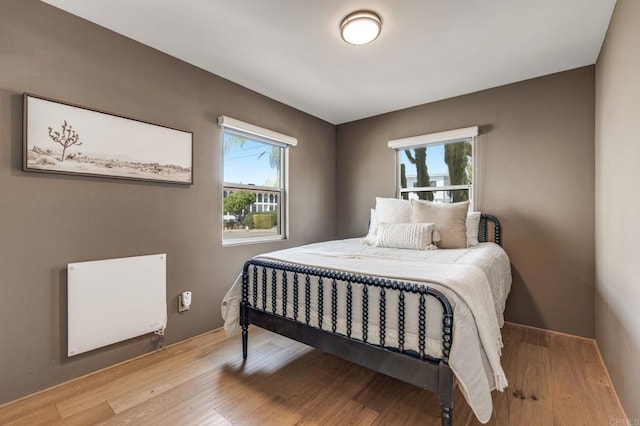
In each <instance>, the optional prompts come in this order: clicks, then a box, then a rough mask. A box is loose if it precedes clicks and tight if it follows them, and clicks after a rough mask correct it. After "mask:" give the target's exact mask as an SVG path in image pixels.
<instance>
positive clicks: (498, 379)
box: [222, 239, 511, 423]
mask: <svg viewBox="0 0 640 426" xmlns="http://www.w3.org/2000/svg"><path fill="white" fill-rule="evenodd" d="M482 251H484V252H485V253H489V254H488V255H487V254H479V253H481V252H482ZM434 252H439V253H440V254H439V255H434V254H431V253H434ZM496 253H499V254H500V257H501V262H502V264H504V258H506V254H504V251H503V250H502V249H501V248H500V247H499V246H496V245H495V244H492V243H486V244H481V245H480V247H476V248H472V249H465V250H436V251H431V252H429V254H426V253H425V252H418V251H411V250H399V249H382V250H381V249H379V248H372V247H366V246H361V245H360V244H359V243H358V240H356V239H351V240H340V241H335V242H327V243H319V244H312V245H309V246H303V247H297V248H293V249H287V250H281V251H278V252H273V253H269V254H266V255H262V256H260V257H262V258H269V259H275V260H280V261H285V262H290V263H297V264H302V265H310V266H316V267H322V268H329V269H335V270H343V271H349V272H354V273H359V274H366V275H377V276H381V277H386V278H392V279H399V280H405V281H411V282H418V283H424V284H427V283H428V285H429V286H430V287H432V288H434V289H437V290H439V291H441V292H442V293H443V294H444V295H445V296H446V297H447V298H448V299H449V301H450V302H451V304H452V306H453V308H454V327H453V336H454V337H453V346H452V348H451V353H450V359H449V365H450V366H451V369H452V370H453V372H454V374H455V375H456V377H457V379H458V382H459V384H460V386H461V390H462V393H463V395H464V396H465V398H466V399H467V401H468V403H469V405H470V406H471V408H472V409H473V411H474V413H475V414H476V417H477V418H478V420H479V421H481V422H482V423H486V422H487V421H488V420H489V418H490V417H491V412H492V401H491V390H492V389H494V388H497V389H498V390H501V391H502V390H503V389H504V388H505V387H506V386H507V379H506V377H505V375H504V371H503V370H502V367H501V365H500V351H501V348H502V339H501V336H500V324H501V322H502V310H503V309H504V299H506V295H505V296H504V298H501V297H497V296H496V294H500V293H501V292H500V291H496V290H495V287H493V288H492V286H491V285H490V284H489V281H488V279H487V273H485V270H484V269H486V267H485V266H486V265H485V264H486V262H485V263H483V262H482V260H483V259H484V260H486V259H487V258H491V257H494V256H497V255H496ZM425 258H428V259H429V261H425ZM443 258H445V259H446V260H445V261H444V263H443V260H442V259H443ZM470 259H471V260H470ZM506 260H507V265H508V258H506ZM474 264H475V265H474ZM502 269H503V270H504V267H503V268H502ZM269 282H270V280H269ZM279 284H280V283H279ZM507 284H508V285H505V286H506V287H507V288H506V290H505V291H502V294H503V293H507V294H508V291H509V288H510V284H511V280H510V276H509V280H508V282H507ZM289 285H290V283H289ZM269 287H270V286H269ZM503 287H504V286H503ZM241 289H242V280H241V279H240V277H239V278H238V279H237V280H236V282H235V284H234V286H233V287H232V288H231V289H230V290H229V292H228V293H227V295H226V296H225V299H224V301H223V307H222V312H223V317H224V318H225V329H226V330H227V332H234V331H237V330H238V317H239V315H238V314H239V303H240V295H241ZM289 294H291V293H289ZM496 298H497V299H498V300H496ZM354 299H355V298H354ZM269 300H270V298H269ZM287 305H288V307H287V309H288V312H289V313H290V314H291V312H292V304H291V300H288V304H287ZM408 305H409V304H408ZM314 306H315V304H314ZM414 306H415V304H414ZM282 307H283V305H282V300H280V299H278V309H279V310H280V311H281V310H282ZM407 309H408V310H407V314H408V315H409V314H410V311H409V309H410V308H409V307H408V308H407ZM414 309H415V307H414ZM267 310H270V309H267ZM374 312H375V311H374ZM498 312H499V314H498ZM313 314H314V318H315V315H316V314H317V312H315V311H314V312H313ZM325 314H327V312H326V310H325ZM329 318H330V317H329ZM357 321H358V318H356V317H354V330H356V329H357V327H356V325H358V324H359V323H358V322H357ZM327 322H328V321H327ZM372 323H373V324H371V325H370V326H369V336H371V337H372V338H370V341H371V343H373V344H375V343H377V342H376V341H375V336H377V335H378V333H376V330H377V324H376V323H375V321H372ZM325 324H326V323H325ZM316 325H317V323H316ZM345 329H346V327H345V324H344V320H339V322H338V331H339V332H342V333H344V330H345ZM408 331H409V333H408V339H407V346H408V347H412V346H413V347H412V349H413V348H415V347H416V345H417V343H416V339H415V335H413V334H411V330H408ZM387 335H388V340H387V344H397V333H396V334H395V335H394V334H393V333H392V332H391V333H390V332H387ZM354 337H356V338H358V336H357V335H354ZM429 340H430V341H428V342H427V351H428V352H429V354H430V355H432V356H436V357H440V356H441V346H440V342H439V341H433V339H429Z"/></svg>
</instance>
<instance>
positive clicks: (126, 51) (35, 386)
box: [0, 0, 336, 403]
mask: <svg viewBox="0 0 640 426" xmlns="http://www.w3.org/2000/svg"><path fill="white" fill-rule="evenodd" d="M23 92H30V93H34V94H39V95H43V96H47V97H51V98H55V99H60V100H63V101H67V102H73V103H77V104H81V105H86V106H89V107H92V108H96V109H102V110H106V111H111V112H115V113H118V114H122V115H125V116H130V117H133V118H137V119H140V120H144V121H148V122H153V123H158V124H163V125H166V126H171V127H176V128H180V129H185V130H190V131H192V132H193V133H194V160H195V164H194V179H195V183H194V185H193V186H186V187H185V186H178V185H167V184H156V183H140V182H132V181H124V180H112V179H102V178H87V177H69V176H58V175H51V174H39V173H25V172H22V171H21V155H22V154H21V145H22V97H21V94H22V93H23ZM222 114H224V115H227V116H230V117H234V118H237V119H240V120H243V121H247V122H250V123H253V124H256V125H260V126H264V127H268V128H270V129H273V130H276V131H279V132H281V133H285V134H288V135H291V136H295V137H297V138H298V140H299V145H298V146H297V147H295V148H293V149H291V153H290V177H291V185H290V199H291V222H290V229H291V239H290V240H289V241H286V242H278V243H271V244H255V245H247V246H238V247H225V248H222V247H221V242H220V241H221V224H220V220H221V217H220V214H221V213H220V212H221V209H222V207H221V188H220V183H221V173H220V170H221V167H220V165H221V149H220V140H219V134H218V133H219V130H218V127H217V125H216V118H217V117H218V116H219V115H222ZM335 175H336V174H335V126H333V125H331V124H329V123H326V122H324V121H321V120H319V119H317V118H314V117H311V116H309V115H307V114H304V113H302V112H300V111H297V110H295V109H293V108H290V107H288V106H286V105H283V104H281V103H278V102H275V101H273V100H271V99H268V98H266V97H264V96H262V95H259V94H257V93H255V92H252V91H250V90H247V89H245V88H243V87H240V86H238V85H236V84H233V83H231V82H229V81H227V80H224V79H222V78H219V77H216V76H214V75H212V74H209V73H207V72H205V71H203V70H200V69H198V68H195V67H193V66H190V65H187V64H185V63H183V62H181V61H179V60H177V59H174V58H172V57H169V56H167V55H165V54H162V53H159V52H157V51H154V50H152V49H150V48H148V47H145V46H143V45H141V44H139V43H136V42H134V41H132V40H130V39H127V38H125V37H122V36H119V35H117V34H115V33H112V32H110V31H108V30H106V29H103V28H101V27H98V26H96V25H94V24H91V23H88V22H86V21H83V20H81V19H79V18H77V17H74V16H72V15H69V14H67V13H64V12H62V11H60V10H58V9H55V8H53V7H50V6H48V5H45V4H43V3H41V2H39V1H37V0H2V2H0V288H1V289H2V297H0V403H1V402H4V401H7V400H10V399H13V398H16V397H19V396H21V395H24V394H26V393H30V392H34V391H37V390H39V389H42V388H44V387H47V386H50V385H53V384H55V383H59V382H61V381H64V380H67V379H70V378H72V377H76V376H78V375H81V374H84V373H86V372H89V371H92V370H96V369H98V368H101V367H104V366H107V365H110V364H113V363H115V362H118V361H122V360H125V359H128V358H131V357H133V356H135V355H138V354H141V353H144V352H147V351H148V350H149V349H150V347H149V345H150V338H149V337H142V338H138V339H134V340H132V341H128V342H126V343H123V344H117V345H113V346H111V347H108V348H105V349H101V350H96V351H94V352H91V353H88V354H84V355H79V356H77V357H74V358H72V359H67V358H66V357H65V354H66V334H65V333H66V332H65V330H66V319H65V318H66V293H65V288H66V277H65V273H64V270H65V268H66V264H67V263H68V262H76V261H84V260H95V259H105V258H112V257H123V256H133V255H141V254H151V253H160V252H166V253H167V254H168V262H167V274H168V275H167V302H168V311H169V318H168V329H167V335H166V342H167V343H172V342H176V341H179V340H184V339H186V338H188V337H191V336H194V335H197V334H200V333H202V332H205V331H207V330H211V329H213V328H216V327H219V326H220V325H222V319H221V316H220V302H221V300H222V297H223V295H224V294H225V292H226V291H227V289H228V288H229V286H230V284H231V283H232V282H233V280H234V278H235V276H236V274H237V273H238V272H239V271H240V269H241V266H242V263H243V262H244V260H246V259H247V258H248V257H250V256H252V255H254V254H257V253H259V252H264V251H271V250H275V249H280V248H284V247H288V246H293V245H300V244H304V243H308V242H315V241H319V240H325V239H330V238H332V237H334V234H335V225H334V218H335ZM310 194H312V196H310ZM187 289H188V290H191V291H193V295H194V301H193V306H192V308H191V310H190V311H189V312H187V313H185V314H181V315H179V314H178V313H177V302H176V297H177V295H178V294H179V293H180V292H181V291H183V290H187ZM238 356H240V353H238Z"/></svg>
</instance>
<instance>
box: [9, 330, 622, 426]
mask: <svg viewBox="0 0 640 426" xmlns="http://www.w3.org/2000/svg"><path fill="white" fill-rule="evenodd" d="M503 337H504V342H505V349H504V354H503V358H502V362H503V366H504V369H505V372H506V373H507V377H508V379H509V383H510V387H509V388H508V389H507V390H506V391H505V392H504V393H500V392H493V401H494V414H493V417H492V419H491V421H490V423H489V424H492V425H564V424H566V425H603V426H606V425H610V424H626V423H622V419H623V418H624V412H623V410H622V409H621V408H620V406H619V405H618V400H617V398H616V395H615V392H614V391H613V389H612V386H611V383H610V382H609V379H608V376H607V373H606V371H605V370H604V367H603V366H602V363H601V361H600V358H599V355H598V353H597V350H596V347H595V344H594V342H593V341H591V340H587V339H580V338H573V337H570V336H565V335H560V334H554V333H549V332H544V331H541V330H537V329H531V328H525V327H520V326H515V325H511V324H507V325H506V326H505V328H504V329H503ZM616 419H619V423H612V422H613V421H615V420H616ZM439 422H440V406H439V404H438V401H437V398H436V396H435V395H434V394H432V393H429V392H427V391H424V390H421V389H418V388H416V387H414V386H411V385H408V384H404V383H402V382H399V381H397V380H395V379H392V378H389V377H386V376H383V375H381V374H377V373H374V372H372V371H370V370H367V369H365V368H362V367H359V366H357V365H354V364H351V363H348V362H345V361H342V360H340V359H338V358H336V357H334V356H330V355H326V354H323V353H321V352H319V351H316V350H313V349H311V348H309V347H307V346H304V345H302V344H300V343H297V342H293V341H291V340H288V339H286V338H283V337H280V336H278V335H275V334H272V333H269V332H266V331H262V330H260V329H257V328H252V329H251V330H250V333H249V359H248V360H247V362H246V364H244V365H243V364H242V356H241V348H240V339H239V336H234V337H231V338H227V337H226V336H225V335H224V332H222V331H220V330H218V331H214V332H211V333H208V334H205V335H203V336H200V337H197V338H195V339H193V340H190V341H187V342H183V343H180V344H177V345H174V346H171V347H168V348H166V349H163V350H161V351H158V352H155V353H153V354H150V355H148V356H145V357H142V358H139V359H136V360H134V361H131V362H127V363H125V364H121V365H119V366H116V367H112V368H109V369H106V370H102V371H100V372H97V373H95V374H92V375H90V376H87V377H84V378H81V379H78V380H75V381H72V382H69V383H66V384H63V385H61V386H58V387H55V388H53V389H50V390H47V391H45V392H41V393H39V394H37V395H34V396H31V397H27V398H24V399H21V400H19V401H16V402H13V403H10V404H6V405H4V406H2V407H0V424H2V425H14V424H21V425H22V424H24V425H38V424H46V425H57V424H64V425H89V424H105V425H111V424H113V425H123V424H148V425H229V424H243V425H244V424H260V425H294V424H317V425H329V424H335V425H343V424H360V425H378V424H380V425H382V424H401V425H416V424H421V425H437V424H439ZM454 424H455V425H477V424H480V423H478V421H477V420H476V419H475V417H474V416H473V414H472V412H471V409H470V408H469V406H468V405H467V403H466V401H465V400H464V399H463V397H462V396H461V394H460V392H459V391H457V396H456V402H455V406H454Z"/></svg>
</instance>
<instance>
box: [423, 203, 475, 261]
mask: <svg viewBox="0 0 640 426" xmlns="http://www.w3.org/2000/svg"><path fill="white" fill-rule="evenodd" d="M468 211H469V202H468V201H463V202H461V203H448V204H442V203H433V202H431V201H422V200H411V222H412V223H434V224H435V225H436V230H437V231H438V232H439V233H440V242H439V243H438V248H442V249H456V248H466V247H467V225H466V222H467V212H468Z"/></svg>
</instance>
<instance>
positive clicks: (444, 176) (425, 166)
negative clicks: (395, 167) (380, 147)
mask: <svg viewBox="0 0 640 426" xmlns="http://www.w3.org/2000/svg"><path fill="white" fill-rule="evenodd" d="M397 155H398V164H399V177H398V183H399V193H400V197H401V198H404V199H410V198H416V199H421V200H429V201H435V202H442V203H453V202H459V201H466V200H471V197H472V192H471V189H472V183H473V139H471V138H470V139H464V140H457V141H452V142H435V143H429V144H425V145H422V146H416V147H412V148H408V149H398V150H397Z"/></svg>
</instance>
